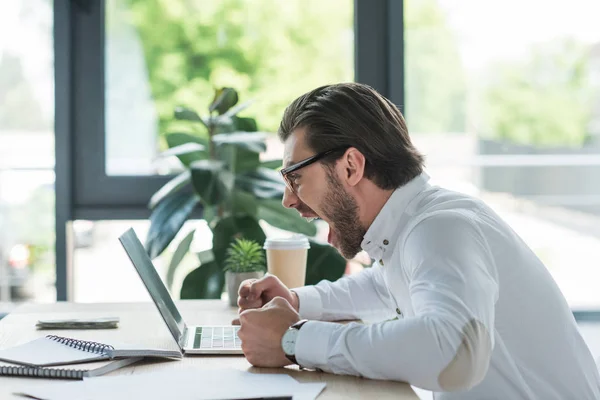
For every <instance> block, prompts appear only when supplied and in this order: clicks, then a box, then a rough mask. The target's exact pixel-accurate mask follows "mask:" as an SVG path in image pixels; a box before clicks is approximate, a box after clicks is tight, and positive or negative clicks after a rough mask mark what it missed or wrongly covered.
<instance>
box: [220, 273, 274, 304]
mask: <svg viewBox="0 0 600 400" xmlns="http://www.w3.org/2000/svg"><path fill="white" fill-rule="evenodd" d="M264 275H265V273H264V271H255V272H231V271H225V285H227V294H228V295H229V305H231V306H232V307H234V306H237V298H238V289H239V287H240V284H241V283H242V282H243V281H245V280H246V279H260V278H262V277H263V276H264Z"/></svg>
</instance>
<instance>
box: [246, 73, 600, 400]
mask: <svg viewBox="0 0 600 400" xmlns="http://www.w3.org/2000/svg"><path fill="white" fill-rule="evenodd" d="M279 136H280V137H281V139H282V140H283V141H284V143H285V155H284V168H283V169H282V175H283V176H284V179H285V181H286V184H287V189H286V192H285V196H284V199H283V204H284V205H285V206H286V207H289V208H295V209H296V210H297V211H298V212H299V213H300V214H301V215H302V216H304V217H309V218H314V217H318V218H321V219H323V220H324V221H326V222H327V223H328V224H329V227H330V232H329V242H330V243H331V244H332V245H333V246H335V247H336V248H337V249H338V250H339V251H340V253H341V254H342V255H343V256H344V257H346V258H351V257H353V256H354V255H356V254H357V253H358V252H359V251H360V250H361V249H364V250H365V251H366V252H367V253H368V254H369V256H370V257H371V258H372V259H374V260H376V261H375V263H374V264H373V266H372V268H367V269H365V270H364V271H362V272H361V273H359V274H356V275H352V276H349V277H345V278H342V279H340V280H338V281H337V282H334V283H331V282H327V281H323V282H321V283H319V284H318V285H316V286H307V287H302V288H295V289H293V290H290V289H288V288H287V287H285V286H284V285H283V284H282V283H281V281H279V280H278V279H277V278H275V277H273V276H267V277H265V278H263V279H260V280H256V281H246V282H245V283H243V285H242V286H241V287H240V290H239V299H238V304H239V306H240V316H239V321H240V323H241V328H240V332H239V336H240V338H241V339H242V343H243V345H242V348H243V350H244V353H245V355H246V357H247V358H248V360H249V361H250V363H252V364H253V365H255V366H266V367H278V366H285V365H288V364H291V363H292V362H296V363H297V364H299V365H300V366H301V367H304V368H318V369H321V370H324V371H328V372H332V373H336V374H350V375H360V376H364V377H367V378H373V379H390V380H398V381H404V382H408V383H410V384H412V385H415V386H417V387H421V388H423V389H427V390H431V391H433V392H435V394H436V399H446V400H448V399H484V398H485V399H544V400H548V399H578V400H582V399H598V398H600V378H599V376H598V371H597V369H596V366H595V363H594V360H593V358H592V356H591V354H590V352H589V350H588V348H587V346H586V344H585V342H584V341H583V339H582V337H581V335H580V334H579V332H578V330H577V325H576V323H575V320H574V318H573V315H572V313H571V311H570V309H569V306H568V304H567V302H566V301H565V299H564V298H563V296H562V294H561V292H560V290H559V289H558V287H557V286H556V284H555V282H554V281H553V279H552V277H551V276H550V274H549V273H548V271H547V270H546V268H545V267H544V265H543V264H542V262H541V261H540V260H539V259H538V258H537V257H536V256H535V254H534V253H533V252H532V251H531V250H530V249H529V248H528V247H527V245H526V244H525V243H524V242H523V241H522V240H521V239H520V238H519V236H518V235H517V234H516V233H515V232H513V230H512V229H511V228H510V227H509V226H508V225H507V224H506V223H505V222H503V221H502V220H501V219H500V218H499V217H498V216H497V215H496V214H495V213H494V212H493V211H492V210H491V209H490V208H489V207H487V206H486V205H485V204H484V203H483V202H481V201H480V200H477V199H474V198H470V197H468V196H465V195H463V194H459V193H455V192H452V191H449V190H445V189H442V188H439V187H435V186H431V185H430V184H428V182H427V180H428V177H427V175H426V174H425V173H424V172H423V157H422V155H421V154H420V153H419V152H418V151H417V150H416V149H415V147H414V146H413V145H412V143H411V141H410V137H409V135H408V132H407V128H406V123H405V121H404V119H403V117H402V115H401V113H400V111H399V110H398V109H397V108H396V107H395V106H394V105H393V104H392V103H391V102H390V101H388V100H387V99H385V98H384V97H382V96H381V95H379V94H378V93H377V92H375V91H374V90H373V89H371V88H369V87H368V86H365V85H361V84H354V83H350V84H338V85H330V86H324V87H320V88H318V89H315V90H313V91H311V92H309V93H307V94H305V95H303V96H301V97H299V98H298V99H296V100H295V101H294V102H293V103H292V104H291V105H290V106H289V107H288V108H287V109H286V110H285V114H284V116H283V120H282V122H281V126H280V129H279ZM301 318H304V319H308V320H309V321H308V322H304V321H302V322H301V323H298V324H296V323H297V322H298V321H300V320H301ZM341 319H363V320H367V319H368V320H375V319H377V320H378V321H379V322H377V323H371V324H361V323H350V324H345V325H342V324H337V323H334V322H327V321H335V320H341ZM292 325H293V326H292ZM290 332H293V333H290ZM284 350H285V352H284Z"/></svg>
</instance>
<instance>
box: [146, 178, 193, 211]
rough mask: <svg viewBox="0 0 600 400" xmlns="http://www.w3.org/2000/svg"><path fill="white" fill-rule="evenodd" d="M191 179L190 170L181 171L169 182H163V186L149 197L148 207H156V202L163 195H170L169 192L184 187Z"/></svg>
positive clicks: (160, 199) (158, 201)
mask: <svg viewBox="0 0 600 400" xmlns="http://www.w3.org/2000/svg"><path fill="white" fill-rule="evenodd" d="M191 179H192V174H191V173H190V171H187V170H186V171H183V172H182V173H180V174H179V175H177V176H176V177H175V178H173V179H171V180H170V181H169V182H167V183H165V184H164V186H163V187H161V188H160V189H158V191H157V192H156V193H154V194H153V195H152V197H151V198H150V202H149V203H148V207H150V208H151V209H153V208H154V207H156V205H157V204H158V203H160V202H161V201H162V200H163V199H164V198H165V197H167V196H168V195H170V194H171V193H174V192H177V191H179V190H181V189H182V188H183V187H185V186H186V185H187V184H188V183H190V181H191Z"/></svg>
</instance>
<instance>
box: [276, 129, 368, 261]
mask: <svg viewBox="0 0 600 400" xmlns="http://www.w3.org/2000/svg"><path fill="white" fill-rule="evenodd" d="M314 154H315V153H314V152H313V151H312V150H310V149H309V148H308V147H307V146H306V145H305V142H304V130H302V129H299V130H296V131H294V133H292V134H291V135H290V137H289V138H288V139H287V140H286V142H285V149H284V158H283V166H284V167H287V166H290V165H293V164H295V163H297V162H300V161H302V160H304V159H306V158H308V157H311V156H313V155H314ZM344 163H345V160H344V158H343V157H342V159H340V160H338V161H337V163H336V164H334V165H333V166H331V167H327V166H325V165H324V164H322V163H321V162H316V163H313V164H310V165H307V166H306V167H303V168H301V169H299V170H297V171H294V172H293V173H291V174H290V175H289V176H288V178H289V179H290V180H291V181H292V182H293V187H294V191H293V192H292V191H291V190H290V189H289V188H287V189H286V191H285V195H284V198H283V205H284V206H285V207H288V208H295V209H296V210H297V211H298V212H299V213H300V215H302V216H303V217H305V218H321V219H322V220H324V221H325V222H327V223H328V224H329V236H328V238H327V241H328V242H329V243H330V244H331V245H332V246H334V247H335V248H337V249H338V251H339V252H340V253H341V254H342V256H344V257H345V258H352V257H354V256H355V255H356V254H357V253H358V252H359V251H360V250H361V246H360V245H361V243H362V240H363V237H364V235H365V233H366V229H365V228H364V227H362V226H361V224H360V221H359V213H358V205H357V203H356V200H355V199H354V197H352V195H351V194H350V193H348V191H347V189H346V187H345V186H344V182H343V180H342V179H340V176H343V174H341V172H343V171H345V168H344ZM340 174H341V175H340Z"/></svg>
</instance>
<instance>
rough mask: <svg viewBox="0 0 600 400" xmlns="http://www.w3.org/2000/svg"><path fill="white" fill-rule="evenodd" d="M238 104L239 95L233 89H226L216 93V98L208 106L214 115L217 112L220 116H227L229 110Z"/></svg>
mask: <svg viewBox="0 0 600 400" xmlns="http://www.w3.org/2000/svg"><path fill="white" fill-rule="evenodd" d="M237 102H238V94H237V92H236V91H235V89H233V88H229V87H224V88H221V89H218V90H216V91H215V97H214V98H213V101H212V103H210V105H209V106H208V110H209V111H210V112H211V113H212V112H213V111H215V110H216V111H217V112H218V113H219V115H222V114H225V112H227V110H229V109H230V108H231V107H233V106H234V105H236V104H237Z"/></svg>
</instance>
